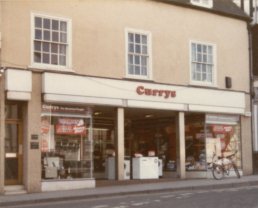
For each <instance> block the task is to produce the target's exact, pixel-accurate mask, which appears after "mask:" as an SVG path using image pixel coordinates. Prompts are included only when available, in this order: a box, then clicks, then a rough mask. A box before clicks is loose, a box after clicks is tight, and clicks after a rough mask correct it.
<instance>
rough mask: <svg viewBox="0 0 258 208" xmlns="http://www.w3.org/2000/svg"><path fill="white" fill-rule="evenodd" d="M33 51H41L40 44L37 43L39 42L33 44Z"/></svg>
mask: <svg viewBox="0 0 258 208" xmlns="http://www.w3.org/2000/svg"><path fill="white" fill-rule="evenodd" d="M34 50H35V51H41V42H39V41H35V42H34Z"/></svg>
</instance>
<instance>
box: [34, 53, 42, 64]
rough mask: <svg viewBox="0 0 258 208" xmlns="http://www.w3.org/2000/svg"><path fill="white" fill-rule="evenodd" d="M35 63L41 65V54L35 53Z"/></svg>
mask: <svg viewBox="0 0 258 208" xmlns="http://www.w3.org/2000/svg"><path fill="white" fill-rule="evenodd" d="M34 62H36V63H41V53H36V52H35V53H34Z"/></svg>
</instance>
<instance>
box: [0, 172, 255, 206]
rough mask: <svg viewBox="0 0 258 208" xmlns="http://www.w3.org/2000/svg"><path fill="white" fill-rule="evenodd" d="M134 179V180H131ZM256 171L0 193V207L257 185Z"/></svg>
mask: <svg viewBox="0 0 258 208" xmlns="http://www.w3.org/2000/svg"><path fill="white" fill-rule="evenodd" d="M133 181H134V180H133ZM257 185H258V175H250V176H242V177H241V178H240V179H238V178H224V179H222V180H214V179H186V180H180V179H176V180H175V179H174V180H158V181H147V182H146V183H144V180H141V182H140V183H137V181H134V183H130V182H127V183H126V184H124V183H120V184H119V183H115V181H114V182H113V183H109V185H107V184H106V185H104V186H100V187H96V188H89V189H77V190H68V191H52V192H41V193H31V194H28V193H27V194H18V195H0V207H7V206H14V205H20V206H21V205H23V204H24V205H25V204H33V203H40V202H57V201H65V200H78V199H94V198H100V197H111V196H121V195H130V194H143V193H144V194H146V193H161V192H173V191H193V190H211V189H225V188H236V187H244V186H257Z"/></svg>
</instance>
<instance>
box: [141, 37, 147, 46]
mask: <svg viewBox="0 0 258 208" xmlns="http://www.w3.org/2000/svg"><path fill="white" fill-rule="evenodd" d="M142 44H147V36H146V35H142Z"/></svg>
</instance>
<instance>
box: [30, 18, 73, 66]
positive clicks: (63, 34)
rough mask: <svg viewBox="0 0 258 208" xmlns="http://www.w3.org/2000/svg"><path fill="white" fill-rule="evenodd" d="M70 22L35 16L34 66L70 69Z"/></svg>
mask: <svg viewBox="0 0 258 208" xmlns="http://www.w3.org/2000/svg"><path fill="white" fill-rule="evenodd" d="M69 27H70V21H69V20H67V19H60V18H55V17H50V16H42V15H33V64H34V65H41V66H43V67H50V68H51V67H53V68H69V67H70V66H69V65H70V57H69V51H70V43H69V35H70V34H69V32H70V31H69Z"/></svg>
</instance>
